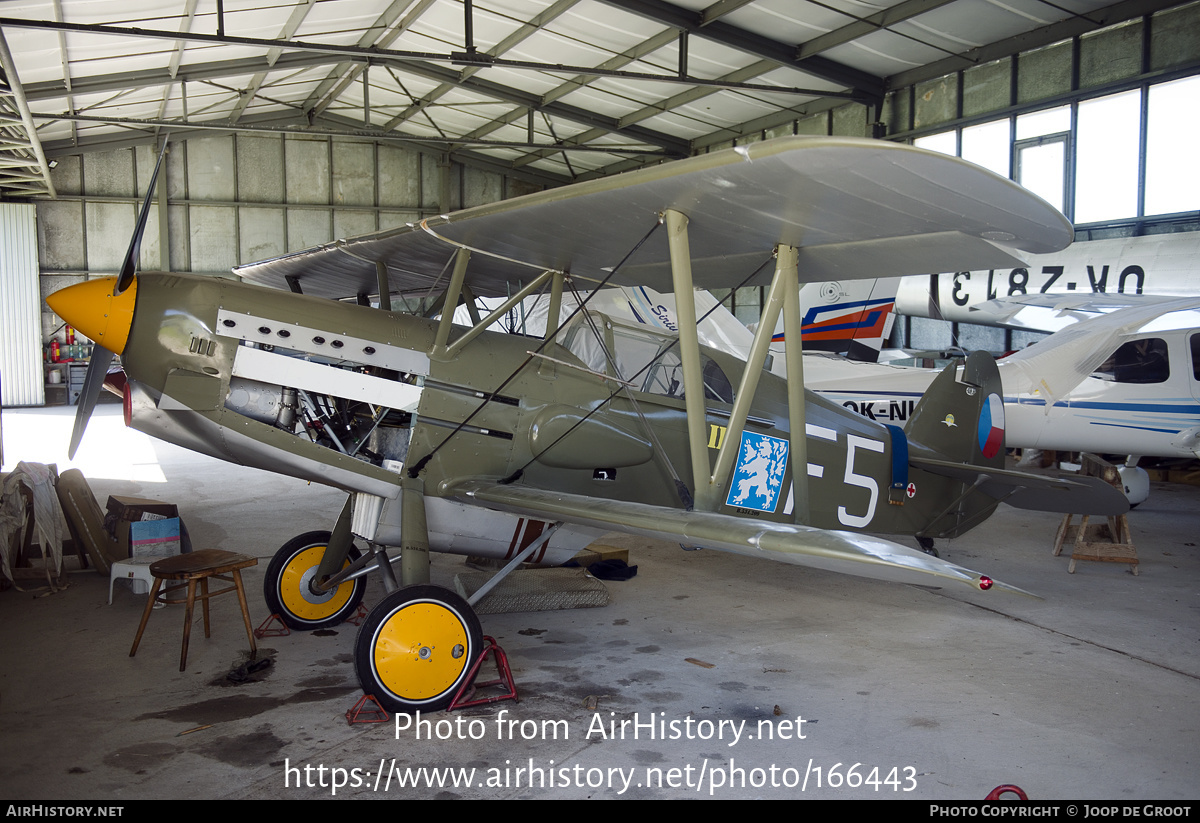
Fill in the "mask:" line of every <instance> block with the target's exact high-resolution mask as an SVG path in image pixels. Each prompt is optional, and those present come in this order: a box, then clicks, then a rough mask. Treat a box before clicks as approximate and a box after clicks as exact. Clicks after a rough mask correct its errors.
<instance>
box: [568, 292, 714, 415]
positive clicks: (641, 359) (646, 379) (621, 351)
mask: <svg viewBox="0 0 1200 823" xmlns="http://www.w3.org/2000/svg"><path fill="white" fill-rule="evenodd" d="M591 314H592V317H593V318H594V319H595V320H596V321H597V327H598V328H601V329H604V330H605V332H606V334H605V337H606V338H608V340H607V343H608V345H610V346H611V353H612V357H613V359H614V360H615V361H616V368H617V371H616V372H615V373H614V371H613V369H612V368H611V367H610V365H609V363H608V357H607V356H606V355H605V353H604V349H603V347H602V346H601V345H600V343H599V341H597V340H596V336H595V334H594V333H593V332H592V330H591V328H590V327H589V325H588V324H587V323H580V322H576V323H575V324H574V325H573V326H572V327H571V329H570V330H569V331H568V332H567V334H566V335H565V336H564V337H563V345H564V346H565V347H566V348H567V349H568V350H570V351H571V352H572V353H573V354H574V355H575V356H577V357H578V358H579V359H581V360H583V362H584V363H585V364H587V366H588V368H590V369H592V370H593V371H598V372H603V373H606V374H610V375H612V376H620V377H621V378H623V379H625V380H630V381H632V382H633V383H634V384H635V385H636V386H637V387H638V389H639V390H640V391H643V392H646V393H647V394H657V395H661V396H663V397H678V398H682V397H683V361H682V360H681V359H680V357H679V345H678V343H677V342H676V338H675V336H674V335H670V334H663V333H662V332H659V331H657V330H655V329H649V328H641V327H635V326H626V325H624V324H622V323H618V322H614V321H613V320H612V319H610V318H608V317H606V316H604V315H603V314H600V313H599V312H592V313H591ZM700 369H701V373H702V375H703V379H704V396H705V398H706V399H707V400H715V401H718V402H721V403H730V404H732V403H733V396H734V390H733V384H732V383H731V382H730V380H729V378H728V377H727V376H726V375H725V372H724V371H723V370H722V369H721V367H720V366H718V365H717V364H716V362H714V361H713V360H711V359H709V358H708V357H705V356H704V355H703V354H702V355H700Z"/></svg>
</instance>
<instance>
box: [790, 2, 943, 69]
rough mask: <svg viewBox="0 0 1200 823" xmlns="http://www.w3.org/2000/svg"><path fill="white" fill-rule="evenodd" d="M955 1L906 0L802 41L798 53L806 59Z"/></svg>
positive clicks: (802, 58) (801, 57)
mask: <svg viewBox="0 0 1200 823" xmlns="http://www.w3.org/2000/svg"><path fill="white" fill-rule="evenodd" d="M953 2H954V0H905V2H903V3H899V4H897V5H895V6H892V7H891V8H889V9H884V10H883V11H880V12H876V13H875V14H872V15H870V16H869V17H861V18H859V19H857V20H855V21H854V22H853V23H849V24H847V25H845V26H842V27H841V28H840V29H834V30H833V31H830V32H826V33H825V34H822V35H821V36H820V37H814V38H813V39H812V40H808V41H806V42H804V43H801V44H800V48H799V49H798V50H797V52H796V54H797V56H798V57H799V59H801V60H804V59H807V58H809V57H812V56H813V55H815V54H820V53H821V52H823V51H828V50H829V49H832V48H834V47H835V46H840V45H842V44H843V43H849V42H850V41H851V40H854V39H856V38H859V37H862V36H863V35H867V34H870V33H871V32H873V31H878V30H879V29H886V28H887V27H888V26H894V25H895V24H897V23H900V22H903V21H904V20H908V19H910V18H912V17H916V16H917V15H919V14H924V13H925V12H927V11H933V10H934V9H936V8H941V7H942V6H946V5H949V4H950V3H953Z"/></svg>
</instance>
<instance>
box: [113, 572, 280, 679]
mask: <svg viewBox="0 0 1200 823" xmlns="http://www.w3.org/2000/svg"><path fill="white" fill-rule="evenodd" d="M257 565H258V558H255V557H250V556H248V555H244V554H235V553H234V552H227V551H221V550H220V549H201V550H200V551H198V552H191V553H189V554H180V555H176V556H175V557H167V558H165V559H163V560H159V561H158V562H156V563H154V564H153V565H152V566H150V573H151V574H152V575H154V588H153V589H151V591H150V598H149V599H148V600H147V601H146V610H145V611H143V612H142V624H141V625H140V626H138V630H137V637H135V638H134V639H133V648H132V649H130V650H129V656H130V657H133V656H134V655H135V654H137V650H138V644H139V643H141V642H142V632H144V631H145V630H146V622H147V621H148V620H149V619H150V612H151V610H152V609H153V608H154V604H155V602H159V603H173V604H177V603H186V604H187V615H186V616H185V617H184V619H183V621H184V622H183V650H182V651H181V652H180V654H179V671H183V670H184V669H185V668H187V652H188V639H189V638H190V637H191V634H192V607H193V606H194V605H195V603H196V582H197V581H199V583H200V600H201V601H203V604H204V636H205V637H210V636H211V635H210V634H209V626H208V599H209V598H210V597H216V596H217V595H219V594H225V593H226V592H231V591H237V596H238V602H240V603H241V604H242V619H243V620H244V621H245V623H246V636H247V637H249V638H250V656H251V657H252V658H253V657H254V656H255V655H256V654H258V647H257V646H255V645H254V631H253V630H252V629H251V628H250V610H249V609H248V608H247V607H246V590H245V588H243V586H242V569H244V568H247V567H249V566H257ZM227 574H231V575H232V576H231V577H226V576H225V575H227ZM210 577H215V578H216V579H217V580H223V581H225V582H226V583H232V584H233V585H232V586H227V587H225V588H224V589H218V590H217V591H215V592H210V591H209V590H208V578H210ZM164 580H183V581H187V582H185V583H179V584H177V585H174V586H167V587H166V588H165V589H163V591H162V592H161V593H160V592H159V588H161V587H162V584H163V581H164ZM182 588H186V589H187V598H186V599H184V598H178V597H176V598H172V597H170V596H169V595H170V593H171V592H173V591H176V590H177V589H182Z"/></svg>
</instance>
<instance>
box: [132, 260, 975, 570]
mask: <svg viewBox="0 0 1200 823" xmlns="http://www.w3.org/2000/svg"><path fill="white" fill-rule="evenodd" d="M138 281H139V286H138V296H137V308H136V311H135V313H134V320H133V323H132V328H131V329H130V333H129V342H128V345H127V346H126V347H125V353H124V363H125V368H126V372H127V375H128V377H129V386H130V389H129V394H130V398H129V405H130V418H131V425H133V426H134V427H135V428H138V429H140V430H142V431H145V432H147V433H150V434H152V435H155V436H157V437H161V438H163V439H165V440H168V441H170V442H174V443H177V444H179V445H182V446H185V447H187V448H191V449H194V450H196V451H200V452H203V453H205V454H210V455H212V456H215V457H219V458H221V459H224V460H229V461H231V462H235V463H239V464H244V465H251V466H256V467H258V468H262V469H265V470H268V471H272V472H280V473H284V474H289V475H292V476H296V477H300V478H303V479H307V480H312V481H314V482H318V483H323V484H327V485H332V486H336V487H338V488H342V489H345V490H346V491H349V492H353V493H359V494H364V495H370V496H372V497H374V498H382V499H383V500H384V501H395V500H397V499H398V497H399V495H400V490H401V483H402V473H403V472H404V471H405V470H406V469H407V468H408V467H410V466H412V465H413V464H414V462H415V461H417V460H420V459H421V458H425V457H429V458H430V459H429V460H428V461H426V462H425V463H424V464H423V469H422V472H421V474H422V477H423V479H424V483H425V494H426V495H427V497H432V498H436V497H438V495H439V490H440V489H441V484H442V483H443V481H445V482H449V481H453V480H455V479H459V478H465V477H489V478H510V477H512V476H514V475H515V474H516V473H517V472H518V471H519V472H520V473H521V482H523V483H528V484H530V485H532V486H535V487H537V488H542V489H552V490H556V491H562V492H566V493H573V494H580V495H587V496H590V497H599V498H607V499H613V500H630V501H637V502H642V503H649V504H653V505H662V506H670V507H675V508H679V507H682V506H683V505H684V503H683V501H681V500H680V499H679V497H678V494H677V492H676V488H677V487H676V486H675V484H674V483H673V482H672V481H673V479H674V478H675V477H683V478H691V477H692V474H691V465H690V459H689V452H688V446H687V422H686V414H685V408H684V401H683V397H682V385H681V382H680V376H679V373H678V368H679V362H678V356H677V355H675V354H674V353H673V346H672V345H671V338H670V337H667V336H664V335H661V334H658V333H655V332H652V331H650V330H646V329H631V328H623V327H622V326H621V324H620V323H616V322H613V321H610V320H608V319H607V318H604V316H603V315H595V316H594V317H593V320H598V322H599V328H600V329H602V334H604V335H605V336H606V338H607V339H606V345H607V346H608V348H609V350H610V351H612V352H613V353H614V355H615V357H616V359H617V362H611V361H606V359H605V356H604V355H603V353H602V349H601V348H600V347H599V346H597V345H596V344H595V340H594V337H591V335H592V330H591V328H589V324H588V323H585V322H584V318H582V316H581V317H580V318H579V320H578V322H576V323H574V324H572V325H571V326H570V327H568V328H567V329H565V330H564V331H563V332H561V333H560V335H559V336H558V337H557V338H556V342H552V343H550V344H549V345H547V346H546V347H545V348H544V350H543V351H542V352H541V354H544V355H547V356H548V357H552V358H554V359H553V360H551V359H547V358H543V357H531V356H530V355H529V354H528V352H529V351H531V350H533V349H535V348H536V347H537V345H538V344H539V343H540V342H541V341H540V340H538V339H537V338H527V337H522V336H519V335H511V334H499V333H493V332H483V333H482V334H480V335H479V336H478V337H476V338H475V339H474V340H472V341H470V342H469V343H468V344H466V345H465V346H463V347H462V348H461V350H457V351H453V352H447V351H437V350H435V348H436V347H435V346H434V340H435V336H436V332H437V321H434V320H429V319H425V318H421V317H416V316H412V315H407V314H399V313H393V312H386V311H381V310H379V309H373V308H369V307H363V306H358V305H354V304H349V303H338V302H332V301H328V300H323V299H318V298H310V297H306V296H303V295H296V294H290V293H286V292H279V291H274V290H268V289H262V288H259V287H255V286H250V285H246V284H241V283H237V282H234V281H228V280H219V279H213V278H202V277H193V276H186V275H174V274H164V275H152V274H143V275H140V276H139V278H138ZM462 333H465V329H462V328H461V327H457V331H456V332H455V333H454V334H453V335H452V336H451V341H450V342H451V347H453V341H454V339H455V338H456V337H457V336H458V335H460V334H462ZM589 341H590V342H589ZM703 356H704V363H705V367H704V368H705V382H706V386H707V387H708V391H709V392H710V396H708V397H707V398H706V401H707V402H706V405H707V409H708V412H707V419H708V422H707V426H708V432H707V436H708V446H709V448H708V452H709V456H710V458H711V459H712V460H714V461H715V458H716V455H717V452H718V449H719V448H720V446H721V445H722V443H723V439H724V433H725V426H726V424H727V422H728V416H729V414H730V409H731V402H732V399H733V393H734V392H735V391H736V387H737V385H738V383H739V381H740V379H741V371H742V369H743V368H744V363H743V362H742V361H740V360H738V359H737V358H735V357H731V356H729V355H725V354H722V353H721V352H717V351H713V350H707V349H706V350H704V351H703ZM526 361H528V362H526ZM555 361H558V362H555ZM618 376H619V377H621V378H623V379H625V380H627V381H630V382H631V383H632V384H633V386H632V387H631V388H629V389H628V390H626V389H622V388H621V387H620V384H619V383H618V382H616V380H615V379H614V378H617V377H618ZM510 378H511V379H510ZM485 394H486V395H489V396H490V399H489V400H488V402H486V403H485V402H483V398H484V395H485ZM806 405H807V427H806V428H807V438H806V441H807V450H808V454H807V458H806V463H807V471H806V479H807V482H808V484H809V492H808V497H809V500H810V515H809V523H808V524H809V525H814V526H817V527H819V528H829V529H863V530H870V531H874V532H880V533H914V532H922V533H929V534H932V535H933V536H940V535H945V534H951V533H957V531H958V530H959V529H960V528H961V529H965V528H968V527H969V526H970V525H974V523H976V522H978V521H979V520H981V519H982V518H983V517H985V516H986V514H987V513H989V512H990V511H991V509H992V508H994V502H990V501H988V502H986V503H981V504H980V505H978V506H975V505H963V506H960V507H959V508H957V509H955V510H954V511H952V512H947V513H943V515H940V516H939V517H940V519H939V521H938V523H937V524H936V526H931V523H930V519H931V517H933V515H932V514H931V511H930V507H931V506H933V501H934V500H952V499H955V498H956V497H958V496H959V494H960V491H961V489H962V488H963V486H962V481H961V480H958V479H953V478H949V477H945V476H941V475H933V474H926V473H924V472H922V471H920V470H917V469H915V468H914V469H912V470H911V471H909V470H908V468H907V467H905V468H904V470H903V473H904V474H905V477H904V478H903V479H904V480H905V483H906V484H907V485H911V487H912V488H913V489H916V490H917V494H918V495H928V505H914V504H913V503H912V497H913V496H912V495H911V494H910V495H908V496H907V497H905V496H903V495H901V496H900V500H898V501H895V500H893V501H891V504H889V500H888V489H889V487H890V486H892V485H894V483H895V482H896V481H898V479H899V478H898V474H899V473H900V470H898V469H897V468H896V466H895V465H894V463H893V460H892V453H893V447H894V443H895V441H896V439H897V438H898V437H902V436H903V435H902V434H901V433H898V432H896V431H890V430H888V429H886V428H885V427H883V426H882V425H880V424H879V423H877V422H874V421H871V420H868V419H865V418H863V417H862V416H860V415H856V414H852V413H850V412H848V411H847V410H846V409H843V408H841V407H840V406H839V405H837V404H834V403H830V402H828V401H826V400H823V399H821V398H818V397H816V396H814V395H812V394H811V393H810V394H808V396H807V403H806ZM589 413H591V415H590V416H588V414H589ZM585 417H586V419H585ZM904 445H905V446H906V447H910V448H912V449H915V450H921V449H923V448H925V447H926V446H925V445H923V444H917V443H913V444H908V443H905V444H904ZM733 446H734V447H736V448H737V449H738V453H737V457H736V461H735V467H734V470H733V471H732V472H731V473H730V475H729V476H728V478H726V479H725V482H724V484H723V486H722V487H721V489H720V494H719V500H720V504H719V505H718V511H720V512H722V513H725V514H732V515H736V516H741V517H754V518H763V519H766V520H775V521H783V522H791V521H792V520H793V518H794V516H795V515H794V508H795V506H794V495H795V491H794V486H795V484H794V482H793V477H792V466H793V461H792V460H790V459H789V457H788V448H789V434H788V415H787V402H786V388H785V386H784V383H783V381H782V380H779V379H778V378H776V377H774V376H773V375H771V374H766V373H764V374H763V375H762V378H761V382H760V384H759V387H758V391H757V393H756V394H755V400H754V403H753V405H752V408H751V412H750V419H749V422H748V424H747V426H746V431H745V433H744V434H743V437H742V441H741V443H739V444H733ZM710 468H711V466H710ZM920 502H922V503H924V502H925V501H920ZM906 503H907V504H909V505H905V504H906ZM455 505H458V504H455ZM384 508H385V511H384V512H383V513H381V515H380V523H381V528H382V529H383V532H382V533H380V534H377V535H374V537H375V539H377V540H378V541H379V542H383V543H388V542H391V541H393V540H398V524H399V516H398V508H399V506H398V505H392V504H391V503H387V502H385V506H384ZM936 508H939V509H940V508H941V506H940V505H939V506H937V507H936ZM389 511H390V512H391V513H390V514H389ZM431 511H432V510H431ZM445 516H446V517H447V518H449V519H450V520H451V521H453V520H454V515H453V513H452V512H447V513H446V515H445ZM433 519H436V516H435V515H433V514H431V520H433ZM514 519H515V518H514ZM444 525H445V528H444V529H440V532H441V534H442V537H441V538H440V540H441V542H443V543H447V542H448V543H450V544H453V543H455V540H454V537H453V536H454V534H455V533H456V524H454V523H453V522H449V523H446V524H444ZM392 526H394V527H395V529H394V531H395V532H396V534H392V533H391V532H390V531H388V529H389V528H391V527H392ZM506 529H507V527H506ZM433 531H439V529H437V528H433V525H432V524H431V532H433ZM510 537H511V538H512V539H514V540H515V539H516V537H515V536H514V530H513V529H507V531H506V532H505V534H504V535H503V540H501V541H500V542H508V541H509V540H510ZM459 542H461V541H459ZM463 550H464V551H465V550H466V548H465V547H464V548H463Z"/></svg>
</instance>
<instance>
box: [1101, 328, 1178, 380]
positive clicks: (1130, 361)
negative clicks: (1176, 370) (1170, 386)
mask: <svg viewBox="0 0 1200 823" xmlns="http://www.w3.org/2000/svg"><path fill="white" fill-rule="evenodd" d="M1170 376H1171V367H1170V364H1169V363H1168V361H1167V343H1166V341H1165V340H1163V339H1162V338H1161V337H1147V338H1144V339H1142V340H1131V341H1129V342H1128V343H1126V344H1124V345H1123V346H1121V347H1120V348H1119V349H1117V350H1116V351H1115V352H1113V354H1112V357H1110V358H1108V359H1107V360H1105V361H1104V362H1103V363H1102V364H1101V365H1100V368H1098V369H1096V370H1095V371H1094V372H1092V377H1095V378H1098V379H1100V380H1108V381H1111V382H1113V383H1165V382H1166V381H1167V378H1169V377H1170Z"/></svg>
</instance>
